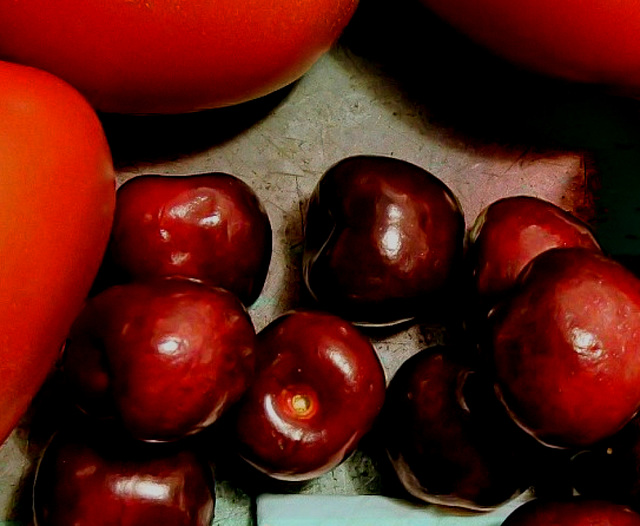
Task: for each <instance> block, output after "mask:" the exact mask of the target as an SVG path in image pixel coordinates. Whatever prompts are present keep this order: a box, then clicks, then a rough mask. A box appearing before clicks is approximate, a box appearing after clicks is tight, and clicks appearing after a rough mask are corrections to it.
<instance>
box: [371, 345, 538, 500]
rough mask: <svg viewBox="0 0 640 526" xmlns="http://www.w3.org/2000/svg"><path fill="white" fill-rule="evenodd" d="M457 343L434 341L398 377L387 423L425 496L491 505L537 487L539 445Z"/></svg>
mask: <svg viewBox="0 0 640 526" xmlns="http://www.w3.org/2000/svg"><path fill="white" fill-rule="evenodd" d="M468 356H469V355H466V354H463V353H462V352H461V350H460V349H458V348H454V347H439V346H436V347H430V348H427V349H423V350H422V351H419V352H418V353H417V354H415V355H413V356H412V357H410V358H409V359H407V360H406V361H405V362H403V364H402V365H401V366H400V368H399V369H398V372H397V373H396V374H395V375H394V377H393V378H392V379H391V382H390V384H389V388H388V390H387V398H386V402H385V408H384V411H383V419H382V422H383V425H381V426H380V427H381V429H382V432H383V437H384V439H383V440H384V445H385V448H386V450H387V453H388V455H389V458H390V460H391V463H392V465H393V467H394V469H395V472H396V474H397V476H398V478H399V480H400V482H401V484H402V485H403V486H404V488H405V489H406V490H407V491H408V492H409V493H410V494H411V495H413V496H414V497H416V498H418V499H421V500H423V501H425V502H429V503H434V504H439V505H444V506H453V507H458V508H466V509H471V510H482V511H486V510H490V509H493V508H496V507H497V506H499V505H501V504H503V503H504V502H506V501H508V500H510V499H511V498H512V497H515V496H516V495H518V494H520V493H521V492H522V491H523V490H524V489H526V488H527V487H529V485H530V484H531V482H532V480H533V470H532V466H531V465H530V463H529V459H530V458H532V457H533V455H534V454H537V449H538V446H537V444H536V443H535V442H534V441H533V439H531V438H530V437H528V436H527V435H526V434H525V433H523V432H522V430H520V429H519V428H518V427H517V426H516V425H515V424H514V423H513V421H512V420H511V419H510V418H509V416H508V415H507V414H506V412H505V410H504V408H503V407H502V405H501V404H500V402H499V401H498V400H497V398H496V397H495V394H494V392H493V386H492V383H491V381H490V379H489V377H488V375H487V374H486V373H484V372H481V371H480V370H479V368H478V367H477V364H474V363H472V361H471V360H470V359H468Z"/></svg>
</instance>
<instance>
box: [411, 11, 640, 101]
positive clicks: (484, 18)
mask: <svg viewBox="0 0 640 526" xmlns="http://www.w3.org/2000/svg"><path fill="white" fill-rule="evenodd" d="M422 1H423V3H424V4H426V5H427V6H428V7H430V8H431V9H432V10H433V11H435V12H436V13H437V14H439V15H440V16H441V17H443V18H444V19H446V20H447V21H449V22H450V23H451V24H453V25H454V26H455V27H457V28H458V29H460V30H461V31H463V32H465V33H466V34H467V35H469V36H470V37H471V38H473V39H474V40H476V41H478V42H480V43H482V44H483V45H485V46H487V47H488V48H490V49H491V50H493V51H494V52H495V53H497V54H499V55H501V56H503V57H504V58H507V59H509V60H511V61H513V62H515V63H517V64H520V65H522V66H525V67H527V68H530V69H533V70H535V71H538V72H541V73H544V74H547V75H551V76H555V77H560V78H564V79H568V80H571V81H579V82H588V83H593V84H601V85H605V86H608V87H611V88H614V89H615V90H616V91H618V92H625V93H631V94H634V95H640V40H639V39H638V35H639V34H640V4H639V3H638V2H637V1H636V0H613V1H612V0H518V1H513V0H483V1H482V2H478V1H476V0H422Z"/></svg>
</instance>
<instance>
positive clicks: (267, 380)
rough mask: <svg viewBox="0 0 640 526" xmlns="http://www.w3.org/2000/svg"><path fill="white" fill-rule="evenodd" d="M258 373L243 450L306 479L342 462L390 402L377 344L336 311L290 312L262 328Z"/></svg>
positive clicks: (280, 475) (285, 475)
mask: <svg viewBox="0 0 640 526" xmlns="http://www.w3.org/2000/svg"><path fill="white" fill-rule="evenodd" d="M257 356H258V363H257V375H256V380H255V381H254V383H253V384H252V386H251V388H250V389H249V391H248V392H247V394H246V395H245V397H244V398H243V400H242V401H241V402H240V404H239V406H238V410H237V414H236V417H235V421H234V424H235V430H236V438H237V442H238V447H239V452H240V455H241V456H242V457H243V458H244V459H245V460H247V461H248V462H249V463H250V464H252V465H253V466H254V467H256V468H258V469H259V470H260V471H262V472H264V473H266V474H267V475H269V476H271V477H273V478H276V479H281V480H289V481H300V480H308V479H311V478H314V477H317V476H319V475H321V474H323V473H326V472H327V471H329V470H331V469H332V468H334V467H335V466H337V465H338V464H339V463H341V462H342V461H343V460H344V459H345V458H346V457H347V456H348V455H349V454H350V453H351V452H352V451H354V449H355V448H356V446H357V444H358V441H359V440H360V439H361V438H362V436H363V435H364V434H365V433H366V432H367V431H368V430H369V429H370V428H371V426H372V425H373V422H374V420H375V418H376V417H377V415H378V413H379V411H380V410H381V408H382V405H383V401H384V394H385V374H384V370H383V368H382V365H381V363H380V361H379V359H378V356H377V354H376V352H375V350H374V348H373V346H372V344H371V343H370V341H369V340H368V339H367V338H366V337H365V336H363V335H362V334H361V333H360V332H359V331H358V330H357V329H356V328H355V327H354V326H352V325H351V324H350V323H348V322H347V321H344V320H342V319H340V318H338V317H336V316H334V315H332V314H327V313H322V312H313V311H303V310H299V311H291V312H289V313H286V314H284V315H282V316H280V317H279V318H277V319H276V320H274V321H273V322H272V323H270V324H269V325H268V326H267V327H266V328H265V329H263V330H262V331H261V332H260V333H259V334H258V346H257Z"/></svg>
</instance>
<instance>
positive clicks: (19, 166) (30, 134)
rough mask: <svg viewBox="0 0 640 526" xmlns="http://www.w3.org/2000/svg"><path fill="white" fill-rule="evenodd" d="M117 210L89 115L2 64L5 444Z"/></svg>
mask: <svg viewBox="0 0 640 526" xmlns="http://www.w3.org/2000/svg"><path fill="white" fill-rule="evenodd" d="M114 207H115V178H114V171H113V165H112V161H111V155H110V152H109V147H108V145H107V141H106V139H105V137H104V133H103V130H102V127H101V125H100V121H99V120H98V118H97V117H96V115H95V113H94V111H93V109H92V108H91V106H89V104H88V103H87V102H86V100H85V99H83V98H82V96H81V95H80V94H79V93H78V92H77V91H76V90H74V89H73V88H71V86H69V85H68V84H66V83H64V82H63V81H61V80H60V79H58V78H56V77H53V76H52V75H50V74H48V73H45V72H43V71H39V70H36V69H33V68H28V67H25V66H19V65H15V64H10V63H7V62H0V443H2V442H3V441H4V440H5V439H6V437H7V436H8V435H9V433H10V432H11V430H12V428H13V427H14V426H15V425H16V423H17V422H18V420H19V419H20V417H21V416H22V415H23V414H24V412H25V411H26V409H27V407H28V406H29V403H30V402H31V399H32V398H33V396H34V395H35V394H36V392H37V390H38V389H39V388H40V386H41V385H42V383H43V381H44V380H45V378H46V376H47V374H48V373H49V371H50V370H51V368H52V366H53V364H54V362H55V360H56V359H57V357H58V355H59V351H60V348H61V346H62V344H63V342H64V339H65V337H66V335H67V331H68V330H69V328H70V326H71V323H72V322H73V320H74V318H75V317H76V315H77V314H78V312H79V311H80V309H81V307H82V303H83V301H84V298H85V296H86V294H87V292H88V291H89V288H90V286H91V283H92V281H93V279H94V277H95V275H96V273H97V271H98V267H99V265H100V262H101V259H102V255H103V252H104V250H105V247H106V244H107V240H108V238H109V230H110V228H111V221H112V218H113V210H114Z"/></svg>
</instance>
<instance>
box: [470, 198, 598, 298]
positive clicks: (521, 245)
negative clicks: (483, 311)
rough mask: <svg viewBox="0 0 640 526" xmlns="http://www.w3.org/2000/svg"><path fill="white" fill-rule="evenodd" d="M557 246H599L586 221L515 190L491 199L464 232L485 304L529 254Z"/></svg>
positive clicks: (501, 293)
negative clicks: (467, 234)
mask: <svg viewBox="0 0 640 526" xmlns="http://www.w3.org/2000/svg"><path fill="white" fill-rule="evenodd" d="M562 247H584V248H591V249H593V250H599V245H598V242H597V241H596V239H595V237H594V235H593V233H592V232H591V230H590V228H589V226H588V225H587V224H586V223H584V222H583V221H581V220H580V219H578V218H577V217H576V216H574V215H573V214H571V213H569V212H567V211H565V210H563V209H562V208H560V207H558V206H556V205H555V204H553V203H551V202H549V201H545V200H543V199H539V198H537V197H533V196H524V195H521V196H514V197H505V198H503V199H499V200H498V201H495V202H493V203H491V204H490V205H489V206H488V207H486V208H485V209H484V210H483V211H482V212H481V213H480V214H479V216H478V217H477V219H476V221H475V223H474V225H473V227H472V228H471V231H470V234H469V252H468V254H469V264H470V267H471V272H472V275H473V285H474V289H475V292H476V293H477V295H478V297H479V300H480V301H481V302H482V303H483V304H484V305H485V306H486V307H487V308H490V307H491V306H493V305H494V304H495V303H496V302H497V301H499V300H500V299H501V298H502V297H503V296H504V295H505V293H507V292H508V291H509V290H510V289H511V287H513V285H514V283H515V281H516V279H517V278H518V275H519V274H520V272H521V271H522V269H523V268H524V267H525V266H526V265H527V264H528V263H529V262H530V261H531V260H532V259H533V258H534V257H535V256H537V255H539V254H540V253H542V252H544V251H546V250H549V249H551V248H562Z"/></svg>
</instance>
